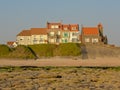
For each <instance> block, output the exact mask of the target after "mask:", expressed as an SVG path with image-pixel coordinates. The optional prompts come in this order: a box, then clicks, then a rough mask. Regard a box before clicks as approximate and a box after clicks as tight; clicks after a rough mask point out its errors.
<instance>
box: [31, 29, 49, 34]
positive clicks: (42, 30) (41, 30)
mask: <svg viewBox="0 0 120 90" xmlns="http://www.w3.org/2000/svg"><path fill="white" fill-rule="evenodd" d="M40 34H43V35H46V34H47V28H31V35H40Z"/></svg>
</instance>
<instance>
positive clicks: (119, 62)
mask: <svg viewBox="0 0 120 90" xmlns="http://www.w3.org/2000/svg"><path fill="white" fill-rule="evenodd" d="M0 66H120V58H96V59H79V58H59V57H53V58H45V59H44V58H43V59H37V60H13V59H10V60H9V59H0Z"/></svg>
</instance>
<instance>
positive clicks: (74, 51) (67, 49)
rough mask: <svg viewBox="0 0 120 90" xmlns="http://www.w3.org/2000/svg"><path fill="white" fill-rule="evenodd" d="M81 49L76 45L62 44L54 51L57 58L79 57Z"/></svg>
mask: <svg viewBox="0 0 120 90" xmlns="http://www.w3.org/2000/svg"><path fill="white" fill-rule="evenodd" d="M80 54H81V50H80V47H78V45H77V44H76V43H67V44H66V43H64V44H60V45H59V46H58V47H57V48H56V49H55V51H54V55H55V56H79V55H80Z"/></svg>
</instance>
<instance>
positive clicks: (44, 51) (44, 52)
mask: <svg viewBox="0 0 120 90" xmlns="http://www.w3.org/2000/svg"><path fill="white" fill-rule="evenodd" d="M29 47H30V48H31V49H32V50H33V51H34V52H35V53H36V56H37V57H52V56H53V50H54V49H55V45H54V44H40V45H30V46H29Z"/></svg>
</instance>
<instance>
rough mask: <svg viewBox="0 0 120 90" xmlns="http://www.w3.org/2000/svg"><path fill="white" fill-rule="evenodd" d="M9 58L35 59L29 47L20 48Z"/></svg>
mask: <svg viewBox="0 0 120 90" xmlns="http://www.w3.org/2000/svg"><path fill="white" fill-rule="evenodd" d="M9 58H16V59H32V58H35V56H34V54H33V52H32V51H31V50H30V49H29V48H28V47H27V46H22V45H20V46H18V47H16V48H15V49H14V50H13V51H12V52H11V53H10V54H9Z"/></svg>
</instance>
